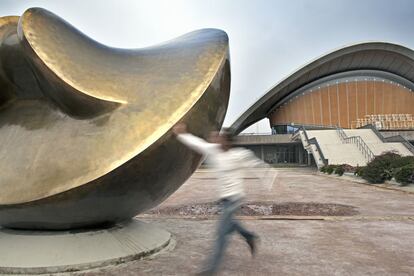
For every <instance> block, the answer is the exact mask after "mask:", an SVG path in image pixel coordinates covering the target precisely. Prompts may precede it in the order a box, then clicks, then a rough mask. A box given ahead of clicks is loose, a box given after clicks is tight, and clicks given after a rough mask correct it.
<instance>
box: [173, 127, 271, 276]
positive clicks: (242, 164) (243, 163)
mask: <svg viewBox="0 0 414 276" xmlns="http://www.w3.org/2000/svg"><path fill="white" fill-rule="evenodd" d="M173 131H174V133H175V134H176V135H177V139H178V140H179V141H180V142H181V143H183V144H184V145H186V146H188V147H189V148H191V149H193V150H195V151H197V152H199V153H200V154H202V155H204V156H205V157H206V158H207V160H206V161H207V164H209V165H210V167H211V168H212V169H213V170H214V171H215V173H216V174H217V181H218V183H217V184H218V189H219V195H220V201H221V204H222V206H223V207H222V214H221V218H220V222H219V225H218V229H217V240H216V244H215V248H214V251H213V254H212V256H211V259H210V260H209V263H208V266H207V268H206V270H204V271H203V272H202V273H200V275H214V274H215V273H216V272H217V271H218V268H219V265H220V263H221V259H222V257H223V253H224V250H225V248H226V245H227V241H228V237H229V235H230V234H231V233H233V232H235V231H237V232H238V233H239V234H240V235H242V236H243V238H244V239H245V240H246V242H247V244H248V245H249V247H250V250H251V253H252V256H253V255H254V254H255V250H256V241H257V239H258V237H257V236H256V235H255V234H254V233H252V232H250V231H248V230H247V229H245V228H244V227H243V226H242V225H241V224H240V222H239V221H238V220H237V219H236V218H235V217H234V214H235V213H236V211H237V210H238V209H239V207H240V205H241V202H242V200H243V199H244V197H245V194H244V189H243V172H244V170H245V169H246V168H251V167H257V166H263V164H264V163H263V162H262V161H261V160H260V159H258V158H256V157H255V156H254V154H253V153H252V152H251V151H249V150H246V149H242V148H232V147H231V146H232V135H231V134H230V132H229V131H226V130H224V131H222V132H221V133H219V132H212V133H211V134H210V137H209V142H207V141H205V140H203V139H201V138H199V137H196V136H194V135H192V134H190V133H187V127H186V125H185V124H177V125H176V126H175V127H174V128H173Z"/></svg>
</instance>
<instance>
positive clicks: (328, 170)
mask: <svg viewBox="0 0 414 276" xmlns="http://www.w3.org/2000/svg"><path fill="white" fill-rule="evenodd" d="M335 168H336V166H335V165H328V166H327V168H326V172H327V173H328V174H332V173H333V172H334V171H335Z"/></svg>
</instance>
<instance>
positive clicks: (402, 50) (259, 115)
mask: <svg viewBox="0 0 414 276" xmlns="http://www.w3.org/2000/svg"><path fill="white" fill-rule="evenodd" d="M354 70H376V71H382V72H386V73H391V74H395V75H397V76H400V77H402V78H404V79H407V80H408V81H411V82H414V51H413V50H411V49H409V48H406V47H403V46H401V45H397V44H392V43H386V42H366V43H360V44H355V45H352V46H348V47H344V48H341V49H339V50H336V51H334V52H331V53H329V54H327V55H324V56H322V57H320V58H318V59H316V60H314V61H312V62H310V63H309V64H307V65H305V66H304V67H302V68H300V69H299V70H298V71H296V72H295V73H293V74H292V75H290V76H289V77H287V78H286V79H284V80H282V81H281V82H280V83H278V84H276V85H275V86H274V87H272V88H271V89H270V90H269V91H268V92H267V93H266V94H265V95H264V96H263V97H261V98H260V99H259V100H258V101H257V102H256V103H254V104H253V105H252V106H251V107H250V108H249V109H247V110H246V111H245V112H244V113H243V114H242V115H241V116H240V117H239V118H238V119H237V120H236V121H235V122H234V123H233V124H232V125H231V129H232V130H233V131H234V133H236V134H237V133H240V132H241V131H243V130H244V129H245V128H247V127H249V126H250V125H252V124H254V123H255V122H257V121H259V120H261V119H263V118H265V117H267V115H268V114H269V112H271V111H272V110H273V109H274V108H275V107H277V106H278V103H280V102H281V101H282V100H283V99H284V98H285V97H287V96H289V94H290V93H292V92H294V91H296V90H297V89H299V88H301V87H303V86H304V85H307V84H309V83H311V82H314V81H316V80H318V79H321V78H324V77H327V76H330V75H333V74H338V73H342V72H349V71H354Z"/></svg>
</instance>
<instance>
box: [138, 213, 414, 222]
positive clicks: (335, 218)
mask: <svg viewBox="0 0 414 276" xmlns="http://www.w3.org/2000/svg"><path fill="white" fill-rule="evenodd" d="M236 217H237V218H238V219H239V220H306V221H309V220H322V221H351V220H352V221H357V220H361V221H414V216H236ZM137 218H141V219H142V218H144V219H186V220H218V219H220V216H168V215H164V216H163V215H147V214H144V215H138V216H137Z"/></svg>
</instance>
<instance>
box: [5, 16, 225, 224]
mask: <svg viewBox="0 0 414 276" xmlns="http://www.w3.org/2000/svg"><path fill="white" fill-rule="evenodd" d="M228 51H229V49H228V37H227V35H226V33H225V32H223V31H220V30H216V29H203V30H198V31H195V32H192V33H189V34H186V35H184V36H181V37H179V38H177V39H174V40H171V41H168V42H167V43H163V44H159V45H156V46H153V47H148V48H143V49H118V48H111V47H107V46H105V45H102V44H100V43H98V42H96V41H94V40H92V39H90V38H89V37H87V36H85V35H84V34H83V33H81V32H80V31H78V30H77V29H75V28H74V27H73V26H71V25H70V24H69V23H67V22H66V21H64V20H63V19H61V18H59V17H58V16H56V15H54V14H53V13H51V12H49V11H46V10H44V9H40V8H31V9H29V10H27V11H25V12H24V14H23V15H22V16H21V17H17V16H12V17H3V18H0V66H1V67H0V89H1V90H0V103H1V109H0V143H1V145H2V147H0V156H1V158H0V167H1V168H2V172H1V173H0V189H1V193H0V225H2V226H5V227H13V228H30V229H69V228H77V227H86V226H94V225H98V224H104V223H113V222H117V221H122V220H125V219H128V218H131V217H133V216H135V215H136V214H138V213H140V212H142V211H144V210H146V209H149V208H151V207H153V206H155V205H157V204H159V203H160V202H161V201H163V200H164V199H165V198H167V197H168V196H169V195H170V194H171V193H173V192H174V191H175V190H176V189H177V188H178V187H179V186H180V185H181V184H182V183H183V182H184V181H185V180H186V179H187V178H188V177H189V176H190V175H191V174H192V173H193V171H194V170H195V169H196V167H197V166H198V164H199V162H200V158H201V157H200V156H199V155H198V154H196V153H194V152H193V151H190V150H189V149H187V148H186V147H184V146H183V145H181V144H180V143H178V142H177V141H176V140H175V138H174V137H173V135H172V133H171V128H172V126H173V125H174V124H176V123H177V122H179V121H182V122H185V123H187V125H188V127H189V129H190V130H191V131H192V132H194V133H195V134H197V135H200V136H204V137H205V136H206V135H207V134H208V133H209V132H210V131H211V130H217V129H219V128H220V127H221V124H222V122H223V120H224V117H225V113H226V110H227V104H228V99H229V91H230V64H229V54H228Z"/></svg>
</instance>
